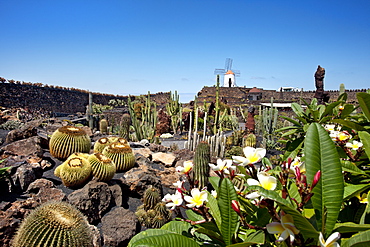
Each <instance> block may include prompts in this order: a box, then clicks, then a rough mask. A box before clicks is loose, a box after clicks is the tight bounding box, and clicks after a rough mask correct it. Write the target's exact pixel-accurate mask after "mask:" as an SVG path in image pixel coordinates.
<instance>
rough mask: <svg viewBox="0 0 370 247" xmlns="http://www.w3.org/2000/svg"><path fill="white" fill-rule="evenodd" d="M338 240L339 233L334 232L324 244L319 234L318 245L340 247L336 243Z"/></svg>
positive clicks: (322, 237)
mask: <svg viewBox="0 0 370 247" xmlns="http://www.w3.org/2000/svg"><path fill="white" fill-rule="evenodd" d="M338 239H340V233H339V232H334V233H333V234H331V235H330V236H329V237H328V239H327V240H326V242H325V240H324V236H323V235H322V233H321V232H320V236H319V244H320V246H321V247H340V245H339V244H338V243H337V240H338Z"/></svg>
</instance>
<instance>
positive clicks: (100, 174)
mask: <svg viewBox="0 0 370 247" xmlns="http://www.w3.org/2000/svg"><path fill="white" fill-rule="evenodd" d="M88 161H89V162H90V165H91V169H92V175H93V176H94V177H96V178H97V179H99V181H103V182H107V181H109V180H111V179H112V178H113V176H114V174H115V173H116V165H115V164H114V162H113V161H112V160H111V159H110V158H108V157H107V156H105V155H104V154H102V153H94V154H91V155H90V156H89V158H88Z"/></svg>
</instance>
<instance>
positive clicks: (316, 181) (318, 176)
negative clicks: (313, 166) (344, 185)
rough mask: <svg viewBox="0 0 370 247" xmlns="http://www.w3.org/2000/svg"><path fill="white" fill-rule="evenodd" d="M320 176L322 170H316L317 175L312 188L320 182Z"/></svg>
mask: <svg viewBox="0 0 370 247" xmlns="http://www.w3.org/2000/svg"><path fill="white" fill-rule="evenodd" d="M320 177H321V171H320V170H318V171H317V172H316V174H315V176H314V177H313V182H312V186H311V189H313V188H314V187H315V186H316V184H317V183H318V182H319V180H320Z"/></svg>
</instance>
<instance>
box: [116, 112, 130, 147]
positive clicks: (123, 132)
mask: <svg viewBox="0 0 370 247" xmlns="http://www.w3.org/2000/svg"><path fill="white" fill-rule="evenodd" d="M130 126H131V117H130V114H128V113H125V114H123V115H122V118H121V128H120V132H119V136H120V137H122V138H124V139H126V140H130Z"/></svg>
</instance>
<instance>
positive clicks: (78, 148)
mask: <svg viewBox="0 0 370 247" xmlns="http://www.w3.org/2000/svg"><path fill="white" fill-rule="evenodd" d="M90 149H91V139H90V137H89V135H88V134H87V133H86V132H85V131H84V130H83V129H82V128H80V127H75V126H63V127H60V128H58V129H57V130H56V131H54V133H53V134H52V136H51V138H50V142H49V150H50V154H51V155H52V156H53V157H55V158H57V159H66V158H68V157H69V156H70V155H71V154H73V153H75V152H81V153H89V152H90Z"/></svg>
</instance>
